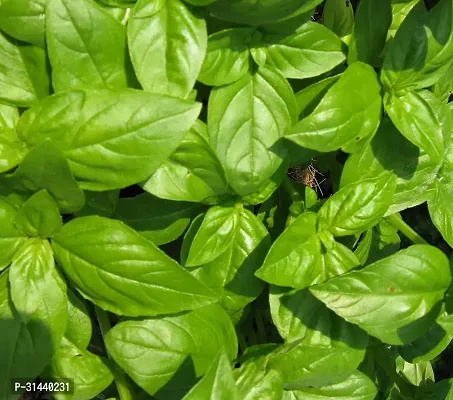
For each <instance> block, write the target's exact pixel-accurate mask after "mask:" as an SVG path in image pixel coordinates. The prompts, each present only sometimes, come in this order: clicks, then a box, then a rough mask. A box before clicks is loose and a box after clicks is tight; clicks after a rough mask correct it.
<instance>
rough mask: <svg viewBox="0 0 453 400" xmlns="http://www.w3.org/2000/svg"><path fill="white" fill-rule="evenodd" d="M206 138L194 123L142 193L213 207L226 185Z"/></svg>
mask: <svg viewBox="0 0 453 400" xmlns="http://www.w3.org/2000/svg"><path fill="white" fill-rule="evenodd" d="M207 136H208V132H207V127H206V125H205V124H204V123H203V122H201V121H200V120H198V121H197V122H196V123H195V124H194V126H193V127H192V129H191V130H190V131H189V132H188V133H187V134H186V135H185V136H184V138H183V139H182V141H181V143H180V144H179V146H178V147H177V149H176V150H175V151H174V152H173V153H172V154H171V155H170V157H169V158H168V159H167V160H166V161H164V163H163V164H162V165H161V167H160V168H159V169H158V170H157V171H156V172H155V173H154V174H153V175H152V176H151V178H149V179H148V180H147V181H146V183H145V184H144V185H143V189H144V190H146V191H147V192H150V193H152V194H154V195H155V196H157V197H160V198H163V199H168V200H176V201H193V202H202V203H207V204H212V203H216V202H217V201H218V200H219V197H220V198H222V196H224V195H225V194H226V192H227V188H228V184H227V182H226V178H225V173H224V172H223V168H222V165H221V164H220V162H219V160H218V158H217V156H216V155H215V154H214V152H213V150H212V149H211V147H210V146H209V143H208V138H207Z"/></svg>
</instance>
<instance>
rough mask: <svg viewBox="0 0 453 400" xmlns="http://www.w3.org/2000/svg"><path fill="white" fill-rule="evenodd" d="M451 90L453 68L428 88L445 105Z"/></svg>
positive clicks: (452, 85) (452, 86)
mask: <svg viewBox="0 0 453 400" xmlns="http://www.w3.org/2000/svg"><path fill="white" fill-rule="evenodd" d="M452 88H453V67H451V68H449V69H448V70H447V71H446V72H445V74H444V75H443V76H442V77H441V78H440V79H439V80H438V81H437V82H436V83H435V84H434V85H433V86H432V87H431V88H430V90H431V91H432V92H433V93H434V96H436V97H437V98H438V99H439V100H440V101H441V102H442V103H445V104H447V103H448V99H449V98H450V95H451V92H452V90H451V89H452Z"/></svg>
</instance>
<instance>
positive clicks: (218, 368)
mask: <svg viewBox="0 0 453 400" xmlns="http://www.w3.org/2000/svg"><path fill="white" fill-rule="evenodd" d="M199 399H216V400H217V399H218V400H238V399H239V397H238V392H237V388H236V384H235V382H234V378H233V371H232V369H231V364H230V360H229V359H228V356H227V355H226V354H225V353H224V352H223V351H220V352H219V355H218V356H217V357H216V358H215V360H214V361H213V362H212V364H211V366H210V367H209V369H208V371H207V372H206V374H205V375H204V376H203V378H201V379H200V380H199V381H198V383H197V384H196V385H195V386H194V387H193V388H192V389H191V390H190V392H189V393H187V394H186V395H185V396H184V397H183V399H182V400H199Z"/></svg>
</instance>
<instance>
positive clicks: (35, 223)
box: [16, 189, 62, 238]
mask: <svg viewBox="0 0 453 400" xmlns="http://www.w3.org/2000/svg"><path fill="white" fill-rule="evenodd" d="M61 225H62V220H61V215H60V211H59V210H58V206H57V204H56V203H55V201H54V199H53V198H52V196H50V195H49V193H48V192H47V190H45V189H43V190H41V191H39V192H37V193H36V194H34V195H33V196H32V197H30V198H29V199H28V200H27V201H26V202H25V203H24V205H23V206H22V207H21V208H20V209H19V212H18V213H17V216H16V227H17V229H18V230H20V231H21V232H23V233H24V234H25V236H40V237H42V238H48V237H51V236H52V235H53V234H54V233H55V232H56V231H57V230H58V229H59V228H60V227H61Z"/></svg>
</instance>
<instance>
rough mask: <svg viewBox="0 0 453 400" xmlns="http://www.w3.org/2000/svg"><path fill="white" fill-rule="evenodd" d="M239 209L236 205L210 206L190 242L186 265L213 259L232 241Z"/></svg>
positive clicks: (196, 264)
mask: <svg viewBox="0 0 453 400" xmlns="http://www.w3.org/2000/svg"><path fill="white" fill-rule="evenodd" d="M239 211H240V209H239V208H238V207H237V206H232V207H231V206H229V207H222V206H217V207H211V208H210V209H209V210H208V212H207V213H206V215H205V217H204V219H203V222H202V224H201V226H200V228H199V229H198V231H197V233H196V234H195V237H194V238H193V240H192V242H191V243H190V248H189V253H188V255H187V259H186V261H185V264H184V265H185V266H186V267H196V266H198V265H202V264H206V263H208V262H210V261H213V260H215V259H216V258H217V257H219V256H220V255H221V254H222V253H223V252H225V251H226V250H227V249H228V248H229V247H230V246H231V244H232V243H233V239H234V235H235V232H236V230H237V224H238V219H239Z"/></svg>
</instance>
